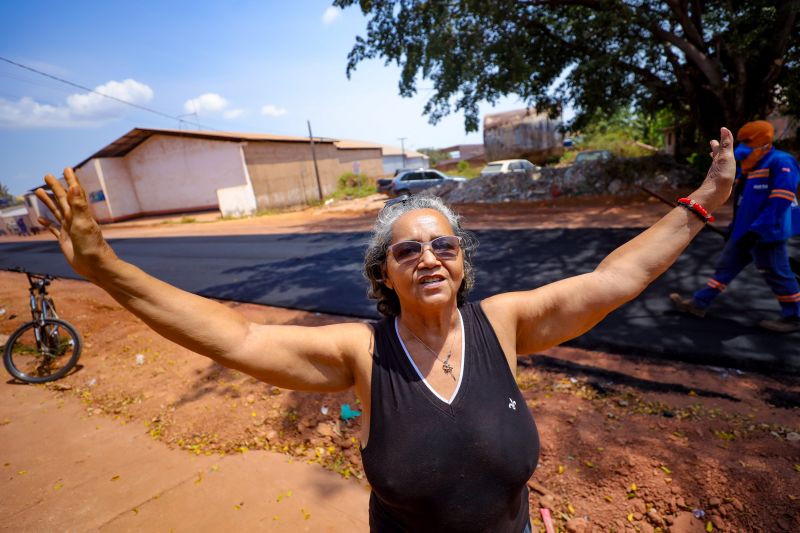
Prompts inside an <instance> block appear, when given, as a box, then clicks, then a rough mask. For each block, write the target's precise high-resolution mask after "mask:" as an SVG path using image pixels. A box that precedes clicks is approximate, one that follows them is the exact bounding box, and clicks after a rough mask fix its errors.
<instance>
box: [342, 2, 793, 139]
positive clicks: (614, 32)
mask: <svg viewBox="0 0 800 533" xmlns="http://www.w3.org/2000/svg"><path fill="white" fill-rule="evenodd" d="M334 3H335V5H338V6H340V7H346V6H349V5H352V4H355V3H356V0H336V1H335V2H334ZM358 3H359V4H360V7H361V10H362V11H363V12H364V14H365V15H366V16H367V18H368V24H367V34H366V36H363V37H362V36H359V37H357V38H356V43H355V45H354V47H353V49H352V51H351V52H350V55H349V60H348V66H347V72H348V75H350V73H351V72H352V71H353V70H354V69H355V68H356V65H357V64H358V63H359V62H361V61H363V60H365V59H371V58H376V57H382V58H384V59H385V61H386V62H387V63H390V62H396V63H397V64H398V65H400V66H401V68H402V74H401V79H400V84H399V89H400V94H401V95H404V96H410V95H412V94H414V93H415V92H416V90H417V83H420V82H422V80H427V81H425V82H422V83H425V84H430V83H432V84H433V93H432V96H431V98H430V99H429V101H428V102H427V104H426V106H425V109H424V112H425V113H426V114H427V115H429V117H430V119H431V121H432V122H436V121H437V120H438V119H440V118H441V117H442V116H444V115H446V114H448V113H451V112H453V111H459V110H463V111H464V112H465V116H466V128H467V129H468V130H471V131H474V130H475V129H477V126H478V120H479V117H478V104H479V103H480V102H481V101H484V100H486V101H489V102H495V101H496V100H497V99H498V98H500V97H501V96H504V95H512V94H515V95H518V96H520V97H521V98H522V99H523V100H525V101H526V102H528V103H529V104H532V105H536V106H537V107H539V108H540V109H549V110H550V111H551V112H552V111H556V110H558V109H559V107H560V106H562V105H565V104H567V103H569V104H571V105H572V106H573V107H574V108H575V109H576V111H577V113H578V114H577V116H576V120H575V124H574V126H576V127H581V126H582V125H584V124H586V122H587V121H588V120H589V119H590V118H591V117H592V116H593V115H594V114H595V113H598V112H600V113H613V112H614V111H615V110H617V109H620V108H622V107H626V106H627V107H633V108H635V109H638V110H640V111H643V112H645V113H653V112H655V111H657V110H661V109H665V108H666V109H670V110H671V111H672V112H673V115H674V116H675V118H676V121H677V123H678V125H680V126H682V129H683V132H684V138H683V143H684V145H686V144H687V143H688V144H691V143H693V142H695V141H696V140H697V139H698V138H700V137H703V138H709V137H712V136H716V135H718V131H719V130H718V128H719V126H720V125H723V124H724V125H727V126H728V127H731V128H738V127H739V126H740V125H742V124H743V123H744V122H746V121H748V120H752V119H755V118H758V117H764V116H766V115H767V114H768V113H770V112H771V111H773V110H774V109H775V107H776V105H781V106H783V107H784V111H786V112H789V113H792V114H795V115H797V114H798V111H800V74H799V69H798V62H800V44H798V41H800V39H799V38H798V37H800V30H799V29H798V28H799V25H798V19H799V18H800V17H798V11H800V0H776V1H769V0H665V1H656V0H527V1H526V0H520V1H512V0H451V1H447V0H428V1H422V0H396V1H391V0H384V1H381V0H361V1H360V2H358Z"/></svg>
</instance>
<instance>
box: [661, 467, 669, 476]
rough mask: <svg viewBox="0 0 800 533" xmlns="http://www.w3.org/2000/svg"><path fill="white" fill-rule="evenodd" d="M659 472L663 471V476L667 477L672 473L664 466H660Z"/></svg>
mask: <svg viewBox="0 0 800 533" xmlns="http://www.w3.org/2000/svg"><path fill="white" fill-rule="evenodd" d="M661 470H663V471H664V473H665V474H667V475H669V474H671V473H672V470H670V469H669V468H667V466H666V465H661Z"/></svg>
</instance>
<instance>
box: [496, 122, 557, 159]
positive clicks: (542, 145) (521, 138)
mask: <svg viewBox="0 0 800 533" xmlns="http://www.w3.org/2000/svg"><path fill="white" fill-rule="evenodd" d="M483 146H484V148H485V150H486V160H487V161H497V160H498V159H527V160H529V161H532V162H534V163H538V164H544V163H546V162H547V161H548V160H549V159H551V158H554V157H558V156H560V155H561V154H563V153H564V147H563V135H562V133H561V123H560V122H559V121H556V120H553V119H551V118H549V117H548V116H547V115H546V114H544V113H541V114H538V113H536V110H534V109H519V110H516V111H507V112H504V113H496V114H492V115H486V116H485V117H484V118H483Z"/></svg>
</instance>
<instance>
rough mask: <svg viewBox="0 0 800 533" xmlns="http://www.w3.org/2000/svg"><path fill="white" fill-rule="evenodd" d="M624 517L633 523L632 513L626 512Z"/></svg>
mask: <svg viewBox="0 0 800 533" xmlns="http://www.w3.org/2000/svg"><path fill="white" fill-rule="evenodd" d="M626 518H627V519H628V522H630V523H633V513H628V516H627V517H626Z"/></svg>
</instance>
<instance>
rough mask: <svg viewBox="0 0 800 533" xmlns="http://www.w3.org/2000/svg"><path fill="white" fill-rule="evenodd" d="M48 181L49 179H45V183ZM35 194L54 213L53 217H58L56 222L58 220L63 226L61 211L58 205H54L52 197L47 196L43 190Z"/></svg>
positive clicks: (37, 190) (40, 189)
mask: <svg viewBox="0 0 800 533" xmlns="http://www.w3.org/2000/svg"><path fill="white" fill-rule="evenodd" d="M46 180H47V178H45V181H46ZM34 194H35V195H36V198H38V199H39V200H40V201H41V202H42V203H43V204H44V205H45V207H47V209H49V210H50V212H51V213H53V216H54V217H56V220H58V222H59V223H60V224H63V218H62V217H61V211H60V210H59V209H58V208H57V207H56V204H54V203H53V199H52V198H50V195H49V194H47V193H46V192H45V190H44V189H42V188H39V189H36V192H34Z"/></svg>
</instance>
